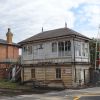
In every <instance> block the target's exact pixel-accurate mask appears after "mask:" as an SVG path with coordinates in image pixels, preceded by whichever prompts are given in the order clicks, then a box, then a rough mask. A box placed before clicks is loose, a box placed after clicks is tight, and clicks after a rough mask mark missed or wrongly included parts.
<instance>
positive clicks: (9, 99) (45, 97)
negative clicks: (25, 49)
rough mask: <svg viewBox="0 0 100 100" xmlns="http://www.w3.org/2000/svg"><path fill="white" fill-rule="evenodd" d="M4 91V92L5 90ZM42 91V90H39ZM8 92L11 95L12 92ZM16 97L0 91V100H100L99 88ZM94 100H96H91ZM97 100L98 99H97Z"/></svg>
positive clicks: (19, 94) (19, 95) (18, 95)
mask: <svg viewBox="0 0 100 100" xmlns="http://www.w3.org/2000/svg"><path fill="white" fill-rule="evenodd" d="M5 91H6V90H5ZM40 91H42V90H40ZM8 92H9V93H10V92H11V93H12V94H13V92H12V91H9V90H8ZM14 92H15V93H16V92H17V93H18V94H17V95H9V94H8V95H4V94H5V92H4V90H0V100H100V87H92V88H86V89H78V90H77V89H76V90H75V89H65V90H59V91H56V90H51V91H47V92H43V93H34V92H31V93H28V94H27V93H23V94H21V93H20V91H14ZM91 97H92V98H96V99H91ZM89 98H90V99H89ZM98 98H99V99H98Z"/></svg>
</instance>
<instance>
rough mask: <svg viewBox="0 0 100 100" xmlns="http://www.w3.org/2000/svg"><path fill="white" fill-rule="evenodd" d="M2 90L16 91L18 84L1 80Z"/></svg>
mask: <svg viewBox="0 0 100 100" xmlns="http://www.w3.org/2000/svg"><path fill="white" fill-rule="evenodd" d="M0 88H10V89H16V88H17V84H16V83H12V82H10V81H7V80H0Z"/></svg>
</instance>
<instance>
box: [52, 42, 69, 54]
mask: <svg viewBox="0 0 100 100" xmlns="http://www.w3.org/2000/svg"><path fill="white" fill-rule="evenodd" d="M57 49H58V51H59V52H63V51H70V50H71V42H70V41H64V42H58V43H57V42H54V43H52V52H57Z"/></svg>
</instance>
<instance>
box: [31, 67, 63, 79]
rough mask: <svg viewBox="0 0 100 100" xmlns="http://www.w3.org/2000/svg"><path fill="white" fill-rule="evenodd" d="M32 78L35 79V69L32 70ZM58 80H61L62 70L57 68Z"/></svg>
mask: <svg viewBox="0 0 100 100" xmlns="http://www.w3.org/2000/svg"><path fill="white" fill-rule="evenodd" d="M31 77H32V78H35V69H31ZM56 78H57V79H60V78H61V68H56Z"/></svg>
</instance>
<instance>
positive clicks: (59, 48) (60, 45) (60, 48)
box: [58, 42, 64, 52]
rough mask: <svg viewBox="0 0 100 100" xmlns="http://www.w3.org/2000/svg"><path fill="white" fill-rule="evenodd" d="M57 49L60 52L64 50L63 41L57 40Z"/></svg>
mask: <svg viewBox="0 0 100 100" xmlns="http://www.w3.org/2000/svg"><path fill="white" fill-rule="evenodd" d="M58 50H59V51H60V52H61V51H64V42H59V43H58Z"/></svg>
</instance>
